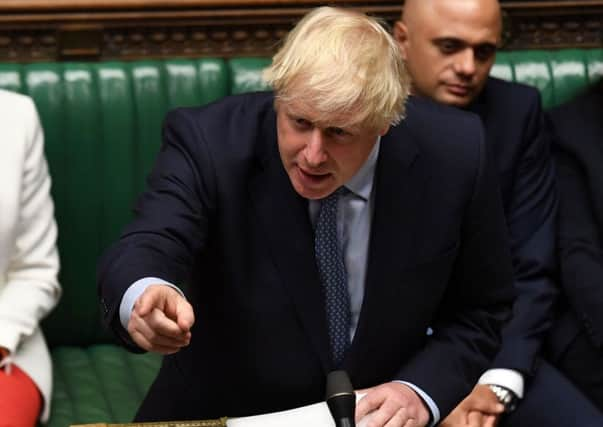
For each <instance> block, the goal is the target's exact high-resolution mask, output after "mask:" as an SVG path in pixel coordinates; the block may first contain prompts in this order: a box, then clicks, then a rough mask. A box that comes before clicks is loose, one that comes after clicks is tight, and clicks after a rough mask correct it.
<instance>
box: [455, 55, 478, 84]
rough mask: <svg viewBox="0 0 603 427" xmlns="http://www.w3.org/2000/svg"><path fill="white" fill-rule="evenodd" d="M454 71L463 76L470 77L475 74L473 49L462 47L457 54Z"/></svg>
mask: <svg viewBox="0 0 603 427" xmlns="http://www.w3.org/2000/svg"><path fill="white" fill-rule="evenodd" d="M455 68H456V69H455V71H456V72H457V74H459V75H462V76H463V77H467V78H471V77H473V75H474V74H475V54H474V53H473V49H469V48H467V49H463V50H462V51H461V52H459V53H458V54H457V57H456V60H455Z"/></svg>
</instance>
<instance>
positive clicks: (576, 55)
mask: <svg viewBox="0 0 603 427" xmlns="http://www.w3.org/2000/svg"><path fill="white" fill-rule="evenodd" d="M267 64H269V59H267V58H234V59H230V60H225V59H192V60H182V59H178V60H168V61H137V62H102V63H51V64H28V65H19V64H0V87H3V88H7V89H9V90H14V91H19V92H22V93H26V94H29V95H31V96H32V97H33V98H34V100H35V102H36V105H37V107H38V109H39V112H40V116H41V119H42V124H43V126H44V130H45V135H46V153H47V157H48V161H49V164H50V172H51V174H52V178H53V188H52V191H53V196H54V200H55V204H56V217H57V222H58V225H59V250H60V255H61V262H62V269H61V274H60V280H61V283H62V286H63V288H64V295H63V299H62V301H61V302H60V304H59V306H58V307H57V309H56V310H55V311H54V312H53V313H52V314H51V315H50V317H49V318H48V319H47V320H46V321H45V322H44V324H43V327H44V331H45V333H46V337H47V339H48V342H49V344H50V346H51V348H52V354H53V360H54V369H55V375H54V378H55V391H54V397H53V409H52V414H51V420H50V425H51V426H52V427H65V426H66V425H69V424H72V423H91V422H125V421H129V420H130V419H131V418H132V416H133V414H134V412H135V410H136V408H137V407H138V405H139V403H140V401H141V399H142V397H143V396H144V393H145V390H146V389H147V388H148V386H149V384H150V382H151V381H152V379H153V377H154V375H155V373H156V372H157V369H158V366H159V357H157V356H155V355H152V354H146V355H133V354H129V353H127V352H126V351H124V350H122V349H121V348H119V347H117V346H115V345H114V344H111V338H110V337H109V336H108V334H107V333H106V332H105V331H103V329H102V327H101V326H100V321H99V319H100V314H99V307H98V302H97V296H96V286H95V268H96V261H97V257H98V256H99V254H100V253H101V252H102V251H103V249H104V248H105V247H106V246H107V245H108V244H109V243H110V242H112V241H113V240H115V238H116V237H117V236H118V234H119V232H120V229H121V227H122V226H123V225H124V224H125V223H126V222H127V221H128V218H129V217H130V208H131V205H132V202H133V201H134V199H135V196H136V195H137V194H138V193H139V192H140V191H141V189H142V188H143V186H144V177H145V176H146V174H147V172H148V171H149V169H150V168H151V166H152V163H153V159H154V157H155V154H156V152H157V150H158V148H159V145H160V142H161V135H160V129H161V122H162V119H163V116H164V114H165V113H166V111H167V110H169V109H171V108H175V107H179V106H189V105H202V104H206V103H208V102H211V101H213V100H216V99H218V98H221V97H223V96H225V95H227V94H231V93H241V92H247V91H251V90H257V89H262V88H264V87H265V86H264V84H263V83H262V80H261V70H262V69H263V68H264V67H265V66H266V65H267ZM493 74H495V75H497V76H500V77H502V78H506V79H509V80H516V81H521V82H525V83H528V84H532V85H534V86H536V87H537V88H538V89H540V91H541V92H542V95H543V100H544V105H545V106H546V107H551V106H553V105H556V104H558V103H560V102H563V101H565V100H567V99H568V98H570V97H571V96H572V95H573V94H574V93H575V92H576V91H578V90H580V89H582V88H583V87H584V86H585V85H586V84H587V83H589V82H592V81H594V80H595V79H596V78H597V77H600V76H603V49H595V50H560V51H550V52H549V51H521V52H501V53H500V54H499V56H498V60H497V64H496V66H495V67H494V69H493Z"/></svg>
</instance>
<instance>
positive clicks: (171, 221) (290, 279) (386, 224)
mask: <svg viewBox="0 0 603 427" xmlns="http://www.w3.org/2000/svg"><path fill="white" fill-rule="evenodd" d="M273 101H274V99H273V95H272V94H271V93H261V94H247V95H242V96H237V97H230V98H226V99H224V100H222V101H220V102H218V103H214V104H212V105H209V106H207V107H204V108H192V109H180V110H176V111H174V112H172V113H170V114H169V115H168V116H167V119H166V122H165V127H164V142H163V146H162V148H161V151H160V153H159V155H158V158H157V162H156V165H155V168H154V170H153V172H152V173H151V175H150V178H149V180H148V188H147V190H146V192H145V193H144V194H143V195H142V197H141V198H140V200H139V202H138V205H137V207H136V209H135V212H136V215H135V219H134V220H133V222H132V223H131V224H130V225H129V226H128V227H127V228H126V230H125V232H124V233H123V235H122V237H121V239H120V240H119V241H118V242H117V243H116V244H115V245H114V246H113V247H112V248H111V249H110V250H109V251H108V252H107V254H106V255H105V257H104V259H103V261H102V262H101V264H100V266H99V291H100V295H101V304H102V307H103V310H104V313H105V321H106V322H107V324H109V325H111V327H112V328H113V329H114V330H115V332H116V333H117V335H118V336H121V337H123V333H124V331H123V329H122V328H121V326H120V325H119V322H118V321H117V318H118V313H117V311H118V310H117V309H118V306H119V303H120V300H121V297H122V295H123V294H124V292H125V290H126V288H127V287H128V286H129V285H130V284H131V283H133V282H134V281H136V280H138V279H140V278H142V277H146V276H155V277H160V278H163V279H165V280H168V281H170V282H173V283H176V284H184V283H186V284H188V290H187V297H188V299H189V301H190V302H191V303H192V304H193V307H194V309H195V314H196V323H195V325H194V327H193V330H192V341H191V344H190V346H189V347H187V348H185V349H183V350H181V351H180V352H178V353H176V354H175V355H173V356H169V357H165V358H164V362H163V365H162V368H161V370H160V372H159V374H158V377H157V379H156V381H155V382H154V384H153V385H152V387H151V389H150V391H149V393H148V395H147V397H146V399H145V401H144V403H143V405H142V407H141V408H140V410H139V414H138V416H137V418H138V420H158V419H200V418H211V417H218V416H242V415H251V414H258V413H264V412H270V411H277V410H282V409H286V408H291V407H295V406H299V405H304V404H309V403H313V402H317V401H320V400H324V393H325V389H324V387H325V376H326V374H327V372H328V370H329V368H328V365H329V361H328V359H329V357H328V338H327V329H326V320H325V315H324V308H323V307H324V303H323V297H322V293H321V287H320V283H319V279H318V273H317V269H316V265H315V261H314V252H313V231H312V227H311V224H310V220H309V215H308V203H307V200H305V199H303V198H302V197H300V196H299V195H298V194H297V193H296V192H295V191H294V189H293V187H292V186H291V183H290V181H289V178H288V176H287V174H286V172H285V170H284V168H283V166H282V163H281V160H280V157H279V153H278V148H277V139H276V121H275V120H276V117H275V112H274V109H273ZM487 159H488V155H487V151H486V146H485V144H484V137H483V130H482V127H481V125H480V123H479V119H478V118H477V117H476V116H475V115H472V114H468V113H466V112H461V111H458V110H455V109H450V108H447V107H443V106H439V105H436V104H434V103H432V102H430V101H426V100H419V99H414V100H412V101H410V102H409V104H408V117H407V119H406V120H404V121H403V123H402V124H400V125H399V126H396V127H393V128H392V129H391V130H390V131H389V133H388V134H387V135H385V136H384V137H383V138H382V140H381V148H380V154H379V159H378V162H377V167H376V172H375V197H376V199H375V207H374V217H373V219H372V221H373V222H372V231H371V240H370V243H369V256H368V267H367V278H366V288H365V297H364V301H363V306H362V310H361V314H360V319H359V324H358V328H357V330H356V334H355V336H354V340H353V342H352V345H351V348H350V351H349V353H348V355H347V356H346V359H345V361H344V366H343V367H344V369H346V370H347V371H348V372H349V374H350V376H351V379H352V383H353V385H354V386H355V387H356V388H362V387H367V386H373V385H377V384H380V383H383V382H387V381H390V380H392V379H402V380H405V381H409V382H411V383H414V384H415V385H417V386H418V387H420V388H421V389H423V390H424V391H425V392H426V393H428V394H429V395H430V396H431V397H432V398H433V399H434V400H435V402H436V403H437V404H438V406H439V408H440V410H441V411H442V413H443V415H445V414H446V413H447V412H449V411H450V410H451V409H452V408H453V407H454V406H455V405H456V404H457V403H458V402H459V401H460V400H461V399H462V398H463V397H464V396H465V395H466V394H467V393H468V392H469V391H470V390H471V388H472V386H473V384H474V383H475V381H476V380H477V377H478V376H479V374H480V373H481V372H482V371H483V370H484V369H485V368H487V367H488V365H489V362H490V360H491V358H492V357H493V356H494V354H495V352H496V350H497V348H498V345H499V338H500V336H499V332H500V328H501V325H502V322H503V321H504V320H505V319H506V318H507V316H508V314H509V309H510V304H511V303H512V299H513V287H512V268H511V262H510V255H509V253H508V242H507V237H506V236H507V232H506V229H505V225H504V220H503V212H502V208H501V203H500V197H499V189H498V185H497V181H496V174H495V173H494V168H492V167H491V166H489V165H488V162H487ZM428 327H432V329H433V330H434V333H433V335H431V336H428V335H426V330H427V328H428ZM124 342H125V341H124Z"/></svg>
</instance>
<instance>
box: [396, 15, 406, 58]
mask: <svg viewBox="0 0 603 427" xmlns="http://www.w3.org/2000/svg"><path fill="white" fill-rule="evenodd" d="M394 39H396V41H397V42H398V45H399V46H400V50H401V51H402V58H404V59H406V44H407V43H408V29H407V28H406V25H405V24H404V22H402V21H396V23H395V24H394Z"/></svg>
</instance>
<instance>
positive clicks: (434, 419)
mask: <svg viewBox="0 0 603 427" xmlns="http://www.w3.org/2000/svg"><path fill="white" fill-rule="evenodd" d="M395 382H397V383H400V384H404V385H407V386H408V387H410V388H412V389H413V391H414V392H415V393H417V394H418V395H419V396H420V397H421V399H423V401H424V402H425V404H426V405H427V407H428V408H429V411H430V412H431V423H429V426H428V427H433V426H435V425H436V424H437V423H438V422H439V421H440V408H438V405H436V403H435V402H434V401H433V399H432V398H431V397H429V395H428V394H427V393H425V392H424V391H423V390H421V389H420V388H419V387H417V386H416V385H414V384H412V383H408V382H406V381H397V380H396V381H395Z"/></svg>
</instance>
